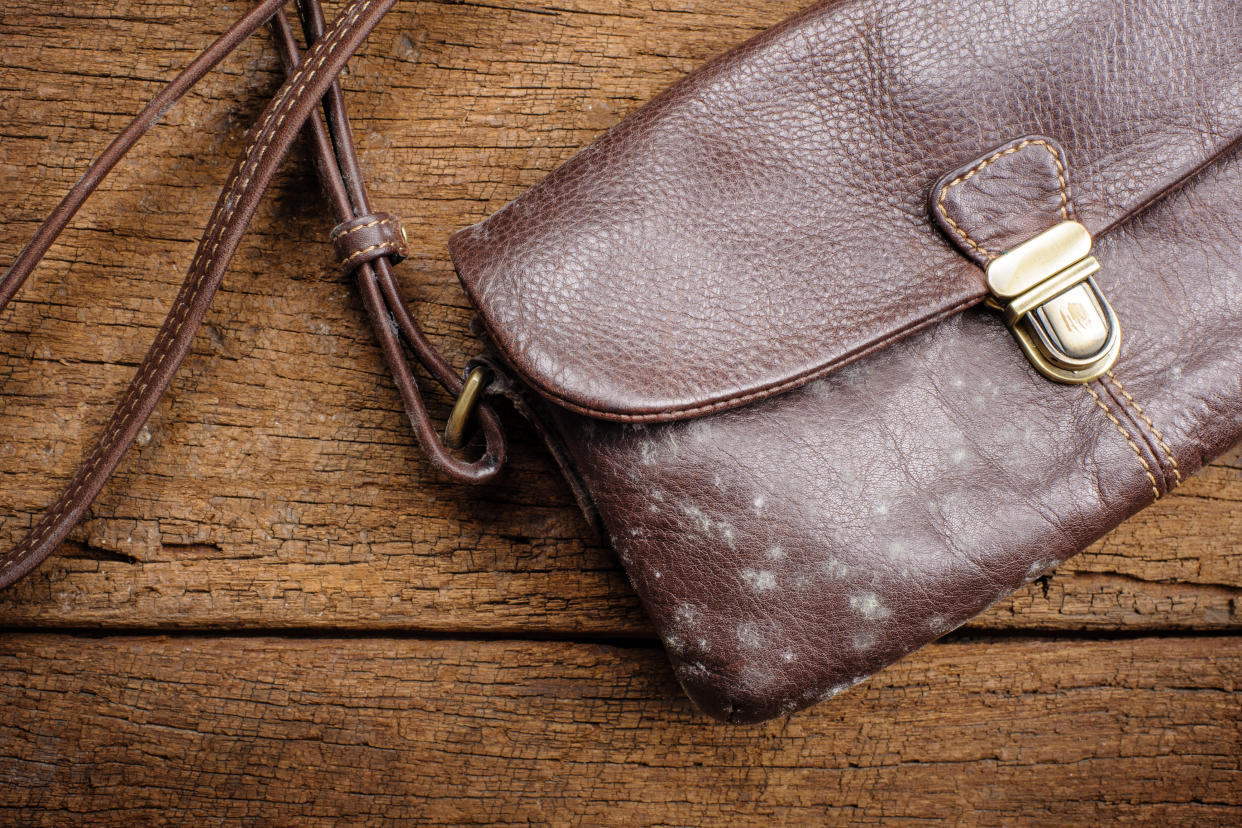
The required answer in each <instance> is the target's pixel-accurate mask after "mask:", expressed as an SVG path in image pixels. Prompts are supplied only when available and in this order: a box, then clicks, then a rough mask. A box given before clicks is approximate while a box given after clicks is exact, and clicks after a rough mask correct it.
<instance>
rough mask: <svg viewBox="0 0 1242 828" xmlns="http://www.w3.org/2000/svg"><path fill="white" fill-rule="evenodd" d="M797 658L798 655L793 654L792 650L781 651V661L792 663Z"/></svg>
mask: <svg viewBox="0 0 1242 828" xmlns="http://www.w3.org/2000/svg"><path fill="white" fill-rule="evenodd" d="M796 658H797V656H795V655H794V654H793V651H792V650H786V651H785V652H783V653H781V661H783V662H785V663H786V664H789V663H791V662H792V661H794V659H796Z"/></svg>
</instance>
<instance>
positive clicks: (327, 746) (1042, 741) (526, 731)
mask: <svg viewBox="0 0 1242 828" xmlns="http://www.w3.org/2000/svg"><path fill="white" fill-rule="evenodd" d="M1240 676H1242V638H1238V637H1215V636H1214V637H1193V638H1139V639H1128V640H1117V641H1092V642H1080V643H1076V644H1073V645H1070V646H1065V645H1063V644H1060V643H1055V642H1047V641H1041V640H1009V641H1004V642H970V643H968V644H965V645H963V644H961V643H953V644H941V645H936V646H933V647H930V648H928V649H926V650H924V651H923V652H921V653H919V654H917V655H915V656H912V657H911V658H909V659H908V660H906V661H904V662H901V663H899V664H898V665H896V666H895V667H893V668H891V669H889V670H887V671H885V672H884V673H882V674H881V675H880V676H878V677H876V678H874V679H872V680H871V681H870V682H868V683H867V684H864V685H862V686H861V687H859V688H857V689H856V690H854V691H851V692H850V693H847V694H845V695H844V696H841V697H838V698H837V699H835V700H833V701H831V702H828V703H826V704H824V705H821V706H820V707H819V708H817V709H816V710H815V711H813V712H809V713H806V714H800V715H797V716H794V717H793V718H792V719H789V720H787V721H781V722H776V723H770V724H768V725H765V726H761V727H752V728H737V727H731V726H728V725H719V724H716V723H713V722H710V721H709V720H705V719H703V718H701V717H700V716H699V715H698V714H696V713H695V712H694V711H693V710H692V709H691V707H690V705H689V703H688V702H687V701H686V700H685V699H684V698H683V697H682V696H681V695H680V694H679V691H678V689H677V687H676V685H675V683H674V681H673V679H672V677H671V673H670V671H669V669H668V668H667V666H666V664H665V663H664V661H663V658H662V657H661V656H660V655H659V654H658V653H657V652H655V651H653V650H648V649H645V648H639V649H617V648H613V647H606V646H584V645H572V644H559V643H529V642H507V643H505V642H491V643H476V642H463V641H431V642H428V641H419V640H410V639H405V640H396V641H393V640H378V639H365V638H364V639H335V640H298V639H279V638H226V639H218V638H209V637H197V636H192V637H181V638H146V637H137V638H127V637H119V638H118V637H111V638H100V639H91V640H84V639H82V638H74V637H61V636H54V635H16V636H10V637H8V638H6V639H5V640H4V641H3V642H0V684H2V685H3V686H5V687H6V688H8V689H7V690H6V693H5V695H6V705H5V711H6V712H5V715H4V716H3V717H0V757H2V758H0V779H2V781H3V784H0V815H2V816H0V819H2V820H3V821H4V822H6V823H10V824H16V823H20V824H26V825H35V824H47V825H56V824H60V825H75V824H80V820H81V819H82V815H84V814H88V813H89V814H92V816H91V819H90V823H91V824H92V825H132V824H146V823H148V822H176V823H179V824H202V823H204V822H209V821H211V822H214V821H215V820H216V819H217V818H220V817H231V818H234V819H243V818H244V819H250V820H255V821H257V822H261V823H267V822H275V823H281V824H298V825H311V824H333V819H334V817H342V818H344V819H345V820H346V821H347V822H350V823H361V822H364V821H370V822H374V821H377V820H378V819H379V818H380V817H384V818H388V819H391V820H409V821H412V822H418V823H421V824H434V825H456V824H496V825H519V824H521V825H525V824H528V823H537V824H555V825H568V824H583V825H603V824H615V825H686V824H690V825H723V824H729V825H770V824H783V825H819V824H826V823H835V822H839V821H843V820H847V819H848V820H852V821H853V823H854V824H872V823H878V822H881V821H884V820H887V821H889V822H890V823H891V822H897V823H901V824H909V823H913V822H921V821H927V820H931V819H941V820H947V821H949V822H952V823H953V824H957V825H989V826H995V825H1004V824H1024V825H1087V824H1092V823H1095V824H1098V823H1100V822H1102V821H1107V822H1108V823H1109V824H1143V825H1157V824H1158V825H1192V824H1193V825H1198V826H1205V825H1236V824H1238V822H1239V821H1240V820H1242V809H1240V808H1239V805H1240V803H1242V760H1240V759H1239V756H1240V748H1242V720H1240V718H1239V716H1238V704H1239V694H1238V691H1239V686H1238V681H1239V677H1240Z"/></svg>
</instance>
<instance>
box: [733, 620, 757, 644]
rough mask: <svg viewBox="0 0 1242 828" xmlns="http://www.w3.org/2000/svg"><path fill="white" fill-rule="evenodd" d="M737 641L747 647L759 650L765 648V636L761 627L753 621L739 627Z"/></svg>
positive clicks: (743, 623)
mask: <svg viewBox="0 0 1242 828" xmlns="http://www.w3.org/2000/svg"><path fill="white" fill-rule="evenodd" d="M737 640H738V641H740V642H741V643H742V645H743V646H745V647H751V648H754V649H757V648H759V647H762V646H763V634H762V633H761V632H759V625H758V624H756V623H755V622H753V621H743V622H742V623H741V624H738V625H737Z"/></svg>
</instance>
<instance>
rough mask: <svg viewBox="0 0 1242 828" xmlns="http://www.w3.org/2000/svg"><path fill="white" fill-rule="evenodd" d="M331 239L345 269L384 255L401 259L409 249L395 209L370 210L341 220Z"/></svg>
mask: <svg viewBox="0 0 1242 828" xmlns="http://www.w3.org/2000/svg"><path fill="white" fill-rule="evenodd" d="M331 239H332V245H333V247H334V248H335V249H336V259H337V262H338V263H339V264H340V266H341V269H342V270H344V271H345V272H346V273H350V272H352V271H353V270H355V269H356V268H358V267H361V266H362V265H363V264H364V263H366V262H370V261H374V260H375V259H378V258H379V257H381V256H385V257H387V258H388V259H389V260H390V261H392V262H399V261H401V260H402V259H404V258H405V257H406V256H407V255H409V252H410V250H409V246H408V243H407V241H406V236H405V230H404V228H402V227H401V219H400V218H398V217H397V216H395V215H393V214H392V213H368V214H366V215H365V216H359V217H358V218H356V219H350V220H349V221H345V222H341V223H340V224H338V225H337V226H336V227H335V228H333V230H332V235H331Z"/></svg>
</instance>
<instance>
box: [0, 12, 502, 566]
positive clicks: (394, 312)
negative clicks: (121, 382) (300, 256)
mask: <svg viewBox="0 0 1242 828" xmlns="http://www.w3.org/2000/svg"><path fill="white" fill-rule="evenodd" d="M394 2H395V0H352V2H350V3H348V4H347V5H346V6H345V8H344V9H343V10H342V11H341V13H340V15H339V16H338V17H337V19H336V20H335V21H334V22H333V23H332V24H331V26H325V24H324V18H323V13H322V10H321V8H320V6H319V0H302V2H299V12H300V14H301V17H302V20H303V26H304V29H305V31H306V37H307V41H308V43H310V44H311V45H310V47H309V49H308V50H307V52H306V54H305V56H304V57H303V56H300V55H299V54H298V47H297V43H296V40H295V39H294V37H293V33H292V31H291V29H290V27H289V22H288V20H287V19H286V17H285V16H284V13H283V11H281V10H280V9H281V6H282V5H283V3H284V0H262V2H260V3H258V4H257V5H256V6H255V8H254V9H252V10H251V11H250V12H249V13H248V14H246V15H245V16H243V17H242V18H241V19H240V20H238V21H237V22H236V23H235V24H234V25H233V26H232V27H230V28H229V30H228V31H227V32H225V34H223V35H222V36H221V37H220V38H218V39H217V40H216V41H215V42H214V43H212V44H211V45H210V46H209V47H208V48H207V49H206V50H204V51H203V53H202V54H200V55H199V57H198V58H197V59H195V60H194V62H193V63H191V64H190V66H189V67H187V68H186V69H185V71H183V72H182V73H181V74H180V75H178V76H177V77H176V78H175V79H174V80H173V81H172V82H171V83H170V84H169V85H168V86H167V87H165V89H164V90H163V91H162V92H160V93H159V94H158V95H156V97H155V98H154V99H152V101H151V102H150V103H149V104H148V105H147V106H146V107H145V108H144V109H143V110H142V112H141V113H139V115H138V116H137V117H136V118H135V119H134V120H133V121H132V122H131V123H130V124H129V126H128V127H126V128H125V130H124V131H122V132H121V134H120V135H119V136H117V138H116V139H115V140H114V141H113V142H112V143H111V144H110V145H109V146H108V148H107V149H106V150H105V151H104V152H103V154H101V155H100V156H99V158H97V159H96V160H95V162H94V163H93V164H91V166H90V168H89V169H88V170H87V172H86V174H85V175H84V176H83V177H82V179H81V180H80V181H79V182H78V184H77V185H75V186H74V188H73V189H72V190H70V192H69V193H68V195H66V196H65V198H64V199H63V200H62V201H61V202H60V204H59V205H58V206H57V207H56V209H55V210H54V211H53V212H52V214H51V215H50V216H49V217H48V219H47V221H46V222H45V223H44V224H43V226H42V227H40V228H39V231H38V232H37V233H36V234H35V236H34V238H33V239H32V240H31V242H30V243H29V244H28V245H27V246H26V248H25V249H24V250H23V251H22V252H21V254H20V255H19V256H18V258H17V260H16V261H15V262H14V264H13V266H12V267H11V268H9V270H8V271H7V272H6V273H5V274H4V276H3V277H2V278H0V310H3V308H4V306H5V305H6V304H7V303H8V301H9V300H10V299H11V298H12V297H13V295H14V294H15V293H16V292H17V290H18V289H19V288H20V287H21V285H22V283H23V282H24V281H25V279H26V277H27V276H28V275H29V274H30V272H31V271H32V270H33V269H34V267H35V266H36V265H37V264H38V263H39V261H40V260H41V259H42V257H43V255H44V254H45V253H46V252H47V250H48V248H49V247H50V246H51V245H52V243H53V242H54V241H55V239H56V237H57V236H58V235H59V234H60V232H61V231H62V230H63V229H64V228H65V226H66V225H67V224H68V223H69V221H70V220H71V219H72V218H73V216H74V214H75V213H76V212H77V210H78V208H79V207H81V206H82V204H83V203H84V202H85V201H86V199H87V198H88V197H89V196H90V194H91V193H92V192H93V191H94V190H95V188H96V187H98V186H99V183H100V182H101V181H102V180H103V178H104V177H105V176H106V175H107V174H108V172H109V171H110V170H111V169H112V168H113V167H114V166H115V165H116V163H117V162H118V161H119V160H120V159H121V158H122V157H124V155H125V154H126V153H127V152H128V151H129V149H130V148H131V147H132V146H133V145H134V144H135V143H136V142H137V141H138V139H139V138H141V137H142V135H143V134H144V133H145V132H146V131H147V130H148V129H149V128H150V127H151V125H152V124H153V123H154V122H155V121H156V120H157V119H158V116H159V114H160V113H162V112H163V111H164V110H165V109H166V108H167V107H168V106H170V105H171V104H172V103H173V102H175V101H176V100H177V99H178V98H180V97H181V96H182V95H184V94H185V92H186V91H188V90H189V89H190V88H191V87H193V86H194V84H195V83H197V82H198V80H199V79H201V78H202V77H203V75H205V74H206V73H207V72H209V71H210V70H211V69H212V67H214V66H215V65H216V64H217V63H219V62H220V60H222V59H223V58H224V57H225V56H227V55H228V54H229V53H230V52H232V51H233V50H234V49H235V48H236V47H237V46H238V44H240V43H241V42H242V41H243V40H244V39H245V38H246V37H247V36H248V35H249V34H251V33H252V32H253V31H254V30H255V29H256V28H258V27H259V26H260V25H261V24H262V23H263V22H265V21H267V20H269V19H270V20H272V22H273V29H274V32H275V39H276V41H277V45H278V46H279V48H280V49H281V54H282V57H283V59H284V62H285V66H286V68H287V70H288V78H287V80H286V81H285V83H284V84H283V85H282V86H281V88H280V90H279V91H278V92H277V93H276V95H275V96H274V98H273V99H272V101H271V102H270V103H269V104H268V106H267V108H266V109H265V110H264V112H263V114H262V115H261V116H260V118H259V120H258V122H257V123H256V125H255V127H254V128H253V129H252V130H251V131H250V134H249V136H248V140H247V143H246V149H245V150H244V152H243V153H242V156H241V158H239V159H238V161H237V163H236V165H235V166H234V167H233V171H232V173H231V174H230V176H229V179H228V182H227V183H226V184H225V186H224V189H223V191H222V192H221V194H220V197H219V199H218V201H217V202H216V206H215V209H214V211H213V212H212V215H211V219H210V221H209V222H208V225H207V228H206V230H205V231H204V233H203V237H202V239H201V240H200V241H199V245H198V249H197V251H196V253H195V255H194V259H193V260H192V262H191V264H190V268H189V271H188V272H187V274H186V279H185V282H184V284H183V285H182V287H181V290H180V292H179V293H178V294H177V298H176V300H175V301H174V302H173V306H172V309H171V310H170V311H169V314H168V316H167V318H166V319H165V320H164V323H163V325H162V326H161V327H160V330H159V333H158V334H157V335H156V337H155V341H154V342H153V343H152V344H151V347H150V350H149V351H148V352H147V355H146V357H145V358H144V359H143V361H142V363H141V365H140V366H139V367H138V370H137V373H136V374H135V376H134V378H133V380H132V381H131V382H130V384H129V387H128V390H127V391H126V393H125V395H124V396H123V397H122V399H121V401H120V403H119V404H118V405H117V408H116V410H115V411H114V412H113V414H112V416H111V418H110V419H109V420H108V423H107V425H106V426H105V427H104V431H103V434H102V435H101V436H100V438H99V439H98V441H97V442H96V443H95V446H94V448H93V449H92V451H91V452H90V454H89V455H88V456H87V457H86V459H85V460H84V461H83V463H82V465H81V466H80V467H79V468H78V470H77V473H76V474H74V476H73V478H72V480H71V481H70V483H69V485H68V487H67V488H66V489H65V491H64V493H62V494H61V496H60V497H59V498H57V500H56V501H55V502H54V503H52V505H51V506H49V507H48V508H47V510H46V511H45V512H44V513H43V514H42V515H41V516H40V517H39V518H38V519H37V520H36V521H35V522H34V524H33V525H32V526H31V528H30V531H29V532H28V533H27V535H26V536H25V537H24V538H23V539H22V540H21V541H19V542H18V543H17V545H16V546H14V547H13V548H12V549H10V550H8V551H7V552H5V553H3V554H0V588H3V587H5V586H8V585H10V584H12V583H13V582H14V581H16V580H18V579H19V578H21V577H22V576H23V575H25V574H27V573H28V572H30V571H31V570H32V569H34V568H35V567H36V566H38V564H39V563H41V562H42V561H43V560H44V559H45V558H47V557H48V555H50V554H51V553H52V551H53V550H55V548H56V547H57V546H58V545H59V544H60V543H61V541H63V540H64V539H65V537H66V536H67V535H68V534H69V532H70V530H71V529H72V528H73V527H74V526H76V525H77V523H78V522H79V521H80V520H81V519H82V517H83V515H84V514H85V513H86V510H87V508H88V507H89V506H90V504H91V502H92V501H93V500H94V499H95V496H96V495H97V494H98V493H99V491H100V489H102V488H103V485H104V483H105V482H106V481H107V479H108V477H109V476H110V475H111V474H112V472H113V470H114V469H115V468H116V466H117V464H118V463H119V462H120V460H121V457H122V456H123V455H124V454H125V451H126V449H128V448H129V446H130V445H131V444H132V443H133V441H134V439H135V438H136V437H137V435H138V432H139V431H140V430H141V428H142V426H143V424H144V423H145V422H146V420H147V418H148V417H149V416H150V414H151V411H152V410H153V409H154V408H155V405H156V404H157V403H158V402H159V399H160V397H161V395H162V394H163V392H164V390H165V389H166V388H167V387H168V384H169V382H170V381H171V380H172V377H173V375H174V374H175V373H176V371H177V368H178V367H179V366H180V365H181V362H182V360H184V358H185V356H186V354H187V353H188V351H189V348H190V344H191V342H192V340H193V338H194V334H195V332H196V331H197V330H198V327H199V324H200V323H201V322H202V319H203V316H204V314H205V313H206V311H207V307H208V305H209V304H210V302H211V298H212V296H213V295H214V294H215V291H216V288H217V287H218V286H219V284H220V280H221V278H222V277H223V275H224V272H225V270H226V269H227V268H228V265H229V262H230V261H231V259H232V256H233V253H234V251H235V250H236V248H237V245H238V243H239V242H240V241H241V238H242V236H243V234H244V233H245V231H246V228H247V226H248V225H249V223H250V220H251V218H252V217H253V216H254V212H255V209H256V208H257V206H258V203H259V200H260V198H261V197H262V195H263V192H264V190H265V189H266V188H267V185H268V184H269V182H270V181H271V178H272V175H273V174H274V173H275V171H276V169H277V167H278V166H279V164H280V162H281V161H282V160H283V159H284V157H285V155H286V154H287V153H288V151H289V148H290V146H291V145H292V143H293V141H294V139H295V138H296V137H297V134H298V132H299V131H300V130H301V129H302V127H303V125H304V124H307V123H308V121H309V124H310V127H309V137H310V139H311V141H312V145H313V148H314V151H315V155H316V160H317V166H318V168H319V172H320V177H321V180H322V181H323V183H324V188H325V190H326V191H327V193H328V197H329V202H330V203H331V206H332V210H333V212H334V214H335V215H336V217H337V219H338V221H340V222H341V223H342V224H341V225H338V231H334V236H335V237H337V239H336V240H337V241H338V250H339V249H341V245H340V243H339V242H340V239H341V237H342V236H344V237H346V238H345V241H346V246H345V249H347V250H352V252H350V253H349V255H348V256H346V257H345V259H344V261H342V266H343V267H344V268H345V269H346V270H347V271H350V272H353V273H354V274H356V278H357V280H358V283H359V287H360V289H361V291H362V297H363V301H364V304H365V306H366V308H367V312H368V314H369V315H370V317H371V321H372V324H373V326H374V328H375V331H376V335H377V337H378V338H379V340H380V345H381V347H382V348H383V351H384V356H385V358H386V360H387V362H388V364H389V367H390V368H391V369H392V371H393V375H394V378H395V380H396V383H397V387H398V389H399V391H400V393H401V397H402V400H403V402H404V404H405V406H406V410H407V414H408V415H409V418H410V421H411V424H412V425H413V427H414V431H415V434H416V435H417V437H418V439H419V441H420V443H422V445H423V447H424V449H425V450H426V451H427V452H428V455H429V457H430V458H431V459H432V461H433V462H434V463H435V464H436V465H437V466H438V467H440V468H441V469H443V470H444V471H445V472H446V473H448V474H449V475H450V476H452V477H454V478H456V479H459V480H463V481H466V482H482V481H485V480H488V479H490V478H492V477H493V476H494V475H495V474H496V473H497V471H499V469H500V467H501V465H502V464H503V462H504V453H505V445H504V438H503V435H502V433H501V430H500V425H499V420H498V418H497V417H496V415H495V413H494V412H493V411H492V410H491V409H490V408H489V407H487V406H480V407H479V409H478V418H479V425H480V427H481V430H482V432H483V435H484V438H485V443H486V448H485V451H484V453H483V455H482V457H480V458H479V459H477V460H475V461H465V460H462V459H460V458H458V457H456V456H455V455H453V454H452V453H450V451H449V450H448V449H447V448H446V447H445V446H444V445H443V443H442V442H441V441H440V439H439V436H438V435H437V434H436V430H435V428H434V427H433V425H432V423H431V420H430V417H429V415H428V413H427V410H426V407H425V405H424V404H423V400H422V397H421V394H420V393H419V390H418V386H417V384H416V381H415V379H414V374H413V371H412V369H411V367H410V365H409V363H408V362H407V360H406V358H405V353H404V351H403V349H402V341H404V343H405V345H406V346H408V347H409V349H410V350H411V351H412V353H413V355H414V356H415V358H416V359H418V361H419V362H420V363H421V364H423V365H424V366H425V367H426V368H427V370H428V371H429V372H430V373H431V375H432V376H433V377H434V378H435V379H436V380H437V381H438V382H440V383H441V384H442V385H443V386H444V387H445V388H447V389H448V390H449V391H450V392H451V393H454V394H457V393H460V392H461V389H462V386H463V379H462V378H461V377H460V376H458V375H457V373H455V372H454V371H453V369H452V367H451V366H450V365H449V364H448V363H447V362H446V361H445V360H444V359H443V358H442V357H441V356H440V354H439V353H438V352H437V351H436V350H435V348H434V347H433V346H432V345H431V343H430V342H428V341H427V339H426V337H425V336H423V334H422V331H421V330H420V329H419V328H418V325H417V324H416V323H415V322H414V320H413V319H412V318H411V317H410V314H409V311H408V309H407V308H406V306H405V303H404V301H403V300H402V299H401V297H400V293H399V290H398V287H397V284H396V279H395V278H394V276H393V274H392V270H391V268H390V267H389V262H388V258H387V256H389V255H393V254H397V253H398V252H399V251H398V250H397V249H396V248H397V245H395V244H393V243H392V238H393V234H392V233H391V232H390V233H388V234H386V235H383V234H382V235H379V236H374V235H373V236H371V237H370V238H373V239H378V240H377V241H373V242H372V243H371V244H370V245H363V246H361V247H355V248H350V247H349V244H348V243H350V242H354V241H358V240H362V239H365V238H367V237H368V236H367V232H366V231H374V230H376V229H377V228H379V229H387V230H389V231H392V230H393V229H394V228H395V227H396V222H395V217H389V218H385V219H381V218H376V219H372V218H370V216H372V214H371V211H370V207H369V203H368V200H367V196H366V192H365V189H364V187H363V185H362V176H361V171H360V169H359V167H358V162H357V157H356V154H355V152H354V149H353V140H352V134H351V130H350V128H349V122H348V119H347V117H346V114H345V108H344V101H343V96H342V95H341V91H340V87H339V85H338V84H337V80H336V79H337V76H338V75H339V74H340V72H341V70H342V68H343V67H344V66H345V63H346V61H347V60H348V59H349V57H350V56H351V55H353V53H354V52H355V51H356V50H357V49H358V47H359V46H361V45H362V43H363V42H364V41H365V39H366V37H367V35H369V34H370V32H371V30H372V29H373V28H374V27H375V26H376V24H377V23H378V22H379V21H380V19H381V18H382V17H383V16H384V14H386V13H387V12H388V10H389V9H390V8H391V7H392V5H393V4H394ZM325 96H326V97H325ZM321 100H323V101H324V103H325V106H326V110H327V113H328V126H327V127H325V125H324V123H323V121H322V120H321V118H320V117H319V115H317V114H316V113H315V110H316V108H317V105H318V104H319V103H320V101H321ZM375 215H378V214H375ZM359 218H361V219H363V220H362V221H358V219H359ZM342 226H344V227H346V230H344V231H341V230H340V229H339V228H340V227H342ZM355 254H357V255H355ZM390 319H391V321H390ZM392 322H395V323H396V324H395V326H394V325H393V324H392ZM394 327H395V328H396V330H395V331H394Z"/></svg>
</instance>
